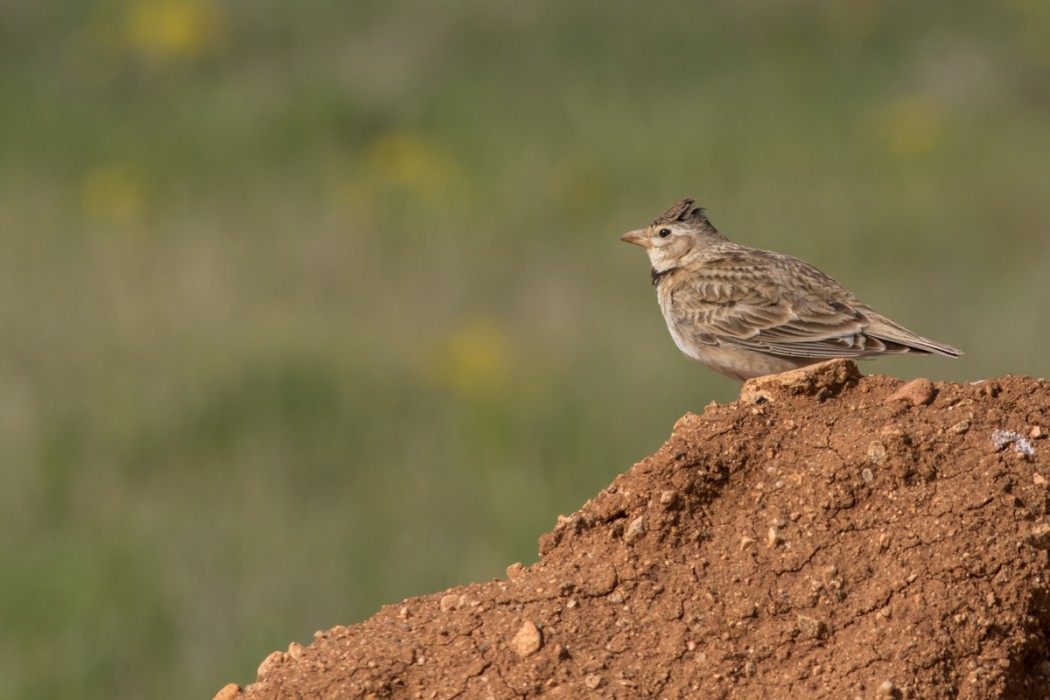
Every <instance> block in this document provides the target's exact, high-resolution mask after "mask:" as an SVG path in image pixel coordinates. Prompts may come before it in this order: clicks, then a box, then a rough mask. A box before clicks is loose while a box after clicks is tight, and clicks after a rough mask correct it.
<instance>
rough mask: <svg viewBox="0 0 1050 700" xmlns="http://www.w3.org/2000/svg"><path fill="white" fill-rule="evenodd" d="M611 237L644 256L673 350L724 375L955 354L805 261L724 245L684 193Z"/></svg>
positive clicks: (743, 376) (751, 375) (741, 376)
mask: <svg viewBox="0 0 1050 700" xmlns="http://www.w3.org/2000/svg"><path fill="white" fill-rule="evenodd" d="M620 240H622V241H625V242H627V243H633V244H635V245H639V246H641V247H643V248H645V250H646V252H647V253H648V254H649V262H650V264H651V265H652V270H651V275H652V282H653V286H654V287H656V294H657V299H658V301H659V303H660V311H661V312H662V313H663V317H664V320H665V321H666V322H667V329H668V330H669V331H670V332H671V337H672V338H673V339H674V342H675V345H677V346H678V349H679V350H681V351H682V352H683V353H684V354H685V355H686V357H688V358H690V359H692V360H695V361H696V362H699V363H700V364H702V365H705V366H707V367H709V368H711V369H713V370H714V371H716V372H719V373H720V374H723V375H725V376H727V377H730V378H732V379H737V380H740V381H743V380H747V379H753V378H755V377H761V376H765V375H768V374H778V373H780V372H784V371H787V370H791V369H798V368H800V367H804V366H806V365H811V364H814V363H817V362H823V361H824V360H831V359H835V358H853V359H859V358H871V357H877V356H880V355H902V354H918V355H943V356H945V357H959V356H960V355H962V352H960V351H959V350H957V349H956V348H953V347H952V346H951V345H946V344H944V343H938V342H936V341H934V340H930V339H929V338H924V337H922V336H920V335H917V334H915V333H912V332H911V331H909V330H908V329H906V328H904V327H903V326H901V325H900V324H898V323H895V322H894V321H891V320H890V319H888V318H886V317H885V316H883V315H882V314H880V313H878V312H877V311H875V310H874V309H872V308H871V307H870V306H868V305H867V304H864V303H862V302H860V301H858V300H857V297H856V296H854V295H853V293H852V292H850V291H849V290H847V289H846V288H845V287H843V286H842V285H841V284H839V283H838V282H836V281H835V280H834V279H832V278H831V277H829V276H828V275H826V274H825V273H823V272H821V271H820V270H818V269H817V268H816V267H814V266H813V265H810V264H809V263H807V262H805V261H804V260H800V259H798V258H795V257H792V256H790V255H784V254H782V253H775V252H773V251H769V250H762V249H759V248H751V247H749V246H746V245H741V244H739V243H733V242H732V241H730V240H729V239H728V238H726V237H725V236H724V235H723V234H722V233H721V232H719V231H718V229H716V228H715V227H714V225H712V224H711V222H710V220H708V218H707V214H706V211H705V209H704V208H703V207H698V206H696V200H695V199H693V198H689V197H687V198H685V199H682V200H681V201H679V202H678V203H677V204H675V205H674V206H672V207H671V208H670V209H668V210H667V211H665V212H664V213H662V214H660V215H659V216H658V217H656V218H655V219H654V220H653V222H652V223H651V224H649V226H647V227H646V228H644V229H638V230H635V231H628V232H627V233H625V234H623V235H622V236H621V237H620Z"/></svg>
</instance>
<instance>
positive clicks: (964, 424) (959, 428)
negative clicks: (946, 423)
mask: <svg viewBox="0 0 1050 700" xmlns="http://www.w3.org/2000/svg"><path fill="white" fill-rule="evenodd" d="M970 425H971V424H970V419H969V418H966V419H965V420H961V421H959V422H958V423H956V424H955V425H953V426H952V427H950V428H948V431H949V432H952V433H955V434H956V435H962V434H964V433H965V432H966V431H967V430H969V429H970Z"/></svg>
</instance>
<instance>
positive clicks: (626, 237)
mask: <svg viewBox="0 0 1050 700" xmlns="http://www.w3.org/2000/svg"><path fill="white" fill-rule="evenodd" d="M620 240H621V241H623V242H624V243H634V244H635V245H640V246H642V247H643V248H652V244H651V243H649V238H648V237H647V236H646V235H645V229H642V228H640V229H637V230H635V231H628V232H627V233H625V234H623V235H622V236H620Z"/></svg>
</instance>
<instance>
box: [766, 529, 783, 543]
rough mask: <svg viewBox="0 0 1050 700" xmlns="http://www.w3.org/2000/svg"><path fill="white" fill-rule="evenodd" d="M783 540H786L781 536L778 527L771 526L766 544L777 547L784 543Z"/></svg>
mask: <svg viewBox="0 0 1050 700" xmlns="http://www.w3.org/2000/svg"><path fill="white" fill-rule="evenodd" d="M783 541H784V538H783V537H781V536H780V533H779V532H777V529H776V528H775V527H771V528H769V532H767V533H766V544H767V545H769V546H770V547H776V546H777V545H778V544H780V543H782V542H783Z"/></svg>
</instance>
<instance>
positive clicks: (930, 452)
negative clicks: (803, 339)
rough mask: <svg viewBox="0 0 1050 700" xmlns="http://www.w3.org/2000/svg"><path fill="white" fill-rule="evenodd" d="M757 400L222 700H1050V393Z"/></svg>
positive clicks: (1030, 387) (889, 384) (887, 382)
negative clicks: (442, 585) (458, 575)
mask: <svg viewBox="0 0 1050 700" xmlns="http://www.w3.org/2000/svg"><path fill="white" fill-rule="evenodd" d="M902 385H903V382H901V381H900V380H898V379H893V378H889V377H883V376H870V377H865V378H859V377H858V375H857V374H856V368H855V367H854V366H853V365H852V363H848V362H843V361H836V362H833V363H828V364H826V365H819V366H817V367H816V368H810V369H806V370H799V371H798V372H792V373H787V374H785V375H778V376H776V377H771V378H766V379H763V380H756V381H752V382H749V383H748V384H747V385H745V389H744V392H743V394H742V396H741V399H740V400H739V401H737V402H735V403H732V404H729V405H723V406H717V405H711V406H709V407H708V408H707V410H705V411H704V413H703V414H702V415H693V414H688V415H686V416H685V417H683V418H682V419H681V420H680V421H679V422H678V424H677V425H676V426H675V429H674V434H673V435H672V436H671V437H670V439H669V440H668V441H667V443H666V444H664V446H663V447H661V448H660V450H659V451H658V452H657V453H656V454H654V455H652V456H651V457H649V458H647V459H645V460H644V461H642V462H640V463H638V464H636V465H634V467H632V468H631V469H630V470H629V471H628V472H627V473H625V474H623V475H621V476H620V477H618V478H617V479H616V480H615V481H614V482H613V483H612V485H611V486H609V487H608V488H606V489H605V490H603V491H602V492H601V493H599V494H598V495H597V496H596V497H595V498H594V499H593V500H591V501H589V502H588V503H586V504H585V505H584V506H583V508H581V509H580V510H579V511H578V512H577V513H574V514H573V515H571V516H569V517H562V518H559V521H558V524H557V526H556V527H555V528H554V530H553V531H552V532H550V533H548V534H546V535H544V536H543V537H542V538H541V539H540V553H541V556H542V558H541V560H540V561H539V562H538V563H537V564H535V565H533V566H530V567H522V566H520V565H512V566H511V567H509V568H508V570H507V578H506V579H505V580H495V581H492V582H489V583H484V584H476V585H471V586H463V587H461V588H454V589H451V590H448V591H445V592H444V593H437V594H434V595H429V596H423V597H420V598H413V599H411V600H406V601H404V602H402V603H400V604H397V605H392V606H388V607H385V608H383V609H382V610H380V611H379V612H378V613H377V614H376V615H375V616H374V617H372V618H371V619H369V620H367V621H365V622H363V623H361V624H358V625H353V626H350V627H335V628H333V629H331V630H328V631H327V632H322V633H318V634H317V636H316V639H315V641H314V642H313V643H312V644H310V645H309V646H307V647H302V646H299V645H297V644H293V645H292V646H291V648H290V649H289V650H288V651H287V652H275V653H274V654H271V655H270V657H268V658H267V659H266V660H265V661H264V662H263V664H262V666H261V667H260V669H259V676H258V679H257V681H256V682H255V683H252V684H251V685H249V686H247V687H246V688H245V689H244V690H243V691H241V690H240V689H239V688H237V687H236V686H234V685H232V684H231V685H230V686H228V687H227V688H225V689H223V690H222V691H220V694H219V696H224V697H228V698H233V697H243V698H253V699H261V698H312V697H324V698H336V697H347V698H358V697H364V698H528V697H545V698H591V697H594V698H762V699H763V700H775V699H778V698H845V699H850V698H972V699H978V698H980V699H985V698H1040V699H1042V698H1048V697H1050V655H1048V651H1050V650H1048V643H1047V631H1048V630H1050V602H1048V596H1050V586H1048V576H1050V570H1048V568H1047V549H1048V548H1050V522H1048V518H1047V505H1048V498H1050V490H1048V489H1050V441H1048V440H1046V439H1045V437H1046V435H1047V432H1048V429H1050V392H1048V391H1047V389H1048V384H1047V383H1046V382H1045V381H1043V380H1036V379H1031V378H1026V377H1007V378H1004V379H995V380H988V381H984V382H979V383H974V384H937V385H933V384H930V383H929V382H925V381H924V380H920V381H918V382H915V383H912V384H910V385H907V386H906V387H905V388H904V391H903V392H901V395H900V396H898V397H897V398H891V396H892V395H893V394H894V393H895V392H897V391H898V390H899V389H901V388H902Z"/></svg>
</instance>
